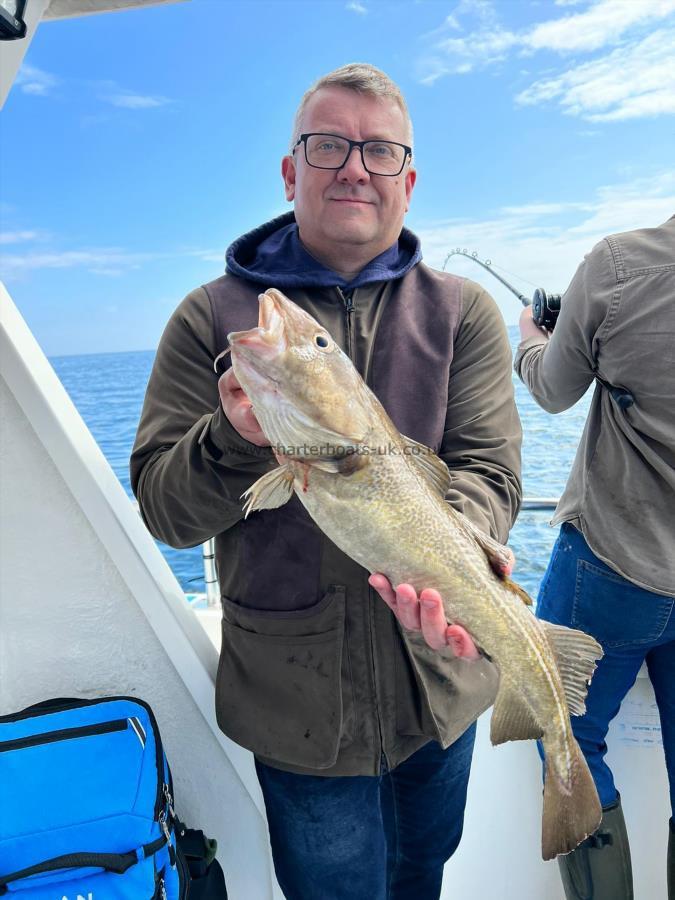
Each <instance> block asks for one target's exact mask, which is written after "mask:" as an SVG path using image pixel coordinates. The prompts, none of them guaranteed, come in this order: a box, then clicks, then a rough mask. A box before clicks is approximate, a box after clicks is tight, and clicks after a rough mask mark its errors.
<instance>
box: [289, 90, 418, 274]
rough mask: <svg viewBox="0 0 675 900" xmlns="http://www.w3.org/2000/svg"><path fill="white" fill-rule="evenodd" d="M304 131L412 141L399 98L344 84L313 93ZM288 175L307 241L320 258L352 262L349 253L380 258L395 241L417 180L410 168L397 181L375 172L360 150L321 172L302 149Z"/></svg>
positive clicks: (292, 158) (302, 234)
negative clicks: (339, 254)
mask: <svg viewBox="0 0 675 900" xmlns="http://www.w3.org/2000/svg"><path fill="white" fill-rule="evenodd" d="M300 131H301V133H309V132H325V133H328V134H337V135H341V136H342V137H346V138H350V139H351V140H354V141H365V140H371V139H376V140H389V141H396V142H398V143H401V144H407V143H409V141H408V135H407V134H406V127H405V117H404V115H403V112H402V111H401V109H400V108H399V106H398V105H397V104H396V103H395V102H394V101H393V100H390V99H389V98H386V97H375V96H370V95H368V94H359V93H357V92H356V91H352V90H350V89H349V88H343V87H325V88H321V89H320V90H318V91H317V92H316V93H315V94H313V96H312V97H311V98H310V99H309V101H308V103H307V106H306V108H305V112H304V115H303V117H302V122H301V127H300ZM281 171H282V175H283V178H284V183H285V186H286V199H287V200H293V201H294V207H295V217H296V220H297V222H298V227H299V229H300V237H301V239H302V241H303V243H304V244H305V245H306V246H307V248H308V249H309V250H310V251H313V252H314V253H315V255H317V256H318V257H319V258H322V257H326V256H327V257H331V256H334V255H335V252H336V250H342V252H344V253H345V262H346V263H348V262H349V254H350V250H352V252H353V253H354V256H355V258H358V259H359V260H360V259H363V258H364V257H365V258H367V259H373V258H374V257H375V256H377V255H378V254H380V253H382V252H383V251H384V250H386V249H387V248H388V247H390V246H391V245H392V244H393V243H395V241H396V240H397V238H398V236H399V234H400V232H401V228H402V226H403V217H404V215H405V213H406V211H407V209H408V205H409V202H410V196H411V194H412V190H413V187H414V185H415V177H416V173H415V170H414V169H412V168H410V165H409V164H408V163H406V165H405V166H404V167H403V171H402V172H401V173H400V175H396V176H394V177H392V176H386V175H371V174H369V173H368V172H367V171H366V170H365V169H364V167H363V162H362V160H361V154H360V153H359V151H358V149H357V148H353V149H352V152H351V153H350V155H349V158H348V160H347V162H346V163H345V165H344V166H343V167H342V168H341V169H339V170H335V169H316V168H313V167H311V166H309V165H308V164H307V162H306V160H305V154H304V147H303V146H302V144H300V145H299V146H298V147H297V148H296V150H295V153H294V154H293V155H292V156H285V157H284V159H283V161H282V165H281Z"/></svg>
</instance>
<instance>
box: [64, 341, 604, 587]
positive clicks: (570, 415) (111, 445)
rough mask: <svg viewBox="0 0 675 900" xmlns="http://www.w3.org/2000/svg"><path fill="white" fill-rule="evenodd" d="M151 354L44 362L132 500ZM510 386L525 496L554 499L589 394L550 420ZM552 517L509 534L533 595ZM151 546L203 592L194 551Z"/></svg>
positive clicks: (537, 517)
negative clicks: (133, 459) (519, 429)
mask: <svg viewBox="0 0 675 900" xmlns="http://www.w3.org/2000/svg"><path fill="white" fill-rule="evenodd" d="M509 338H510V340H511V344H512V347H513V349H514V351H515V348H516V346H517V343H518V329H517V328H515V327H511V328H509ZM154 355H155V354H154V351H152V350H148V351H135V352H128V353H100V354H87V355H82V356H58V357H53V358H51V359H50V362H51V364H52V366H53V367H54V370H55V371H56V374H57V375H58V377H59V378H60V380H61V382H62V383H63V385H64V387H65V388H66V390H67V391H68V393H69V395H70V397H71V399H72V400H73V403H74V404H75V406H76V407H77V409H78V411H79V413H80V415H81V416H82V418H83V419H84V421H85V423H86V424H87V426H88V428H89V430H90V431H91V433H92V434H93V436H94V438H95V439H96V441H97V442H98V444H99V446H100V448H101V450H102V451H103V453H104V455H105V457H106V459H107V460H108V462H109V463H110V466H111V467H112V469H113V471H114V472H115V475H116V476H117V478H118V479H119V480H120V482H121V484H122V486H123V487H124V489H125V491H126V492H127V494H128V496H129V498H130V499H133V495H132V492H131V486H130V483H129V456H130V454H131V448H132V446H133V442H134V436H135V434H136V427H137V425H138V420H139V417H140V413H141V407H142V405H143V396H144V394H145V388H146V385H147V382H148V378H149V377H150V371H151V369H152V363H153V359H154ZM513 383H514V387H515V394H516V403H517V405H518V410H519V412H520V417H521V420H522V424H523V494H524V497H526V498H530V499H539V498H546V499H548V498H558V497H559V496H560V494H561V493H562V490H563V488H564V486H565V482H566V480H567V475H568V473H569V470H570V467H571V464H572V460H573V459H574V454H575V451H576V448H577V445H578V443H579V439H580V437H581V433H582V430H583V426H584V422H585V419H586V414H587V412H588V406H589V403H590V398H591V394H592V390H589V391H588V392H587V394H586V395H585V396H584V397H583V398H582V399H581V400H580V401H579V402H578V403H577V404H576V405H575V406H574V407H573V408H572V409H569V410H567V411H566V412H564V413H559V414H558V415H555V416H552V415H549V414H548V413H546V412H544V411H543V410H542V409H540V408H539V407H538V406H537V405H536V403H535V402H534V401H533V400H532V398H531V397H530V395H529V394H528V392H527V391H526V390H525V388H524V387H523V385H522V384H521V383H520V381H519V380H518V378H517V377H516V376H515V375H514V376H513ZM552 515H553V510H552V509H543V510H542V509H532V510H527V509H525V510H522V511H521V513H520V515H519V516H518V520H517V521H516V524H515V525H514V527H513V529H512V531H511V535H510V537H509V545H510V547H511V548H512V549H513V551H514V553H515V556H516V569H515V571H514V579H515V580H516V581H518V583H519V584H521V585H522V586H523V587H524V588H525V589H526V590H527V591H528V592H529V593H530V594H531V596H533V597H536V594H537V591H538V589H539V584H540V582H541V579H542V577H543V575H544V572H545V570H546V566H547V564H548V558H549V556H550V552H551V548H552V546H553V543H554V541H555V538H556V536H557V531H558V529H557V527H556V528H552V527H551V526H550V525H549V522H550V519H551V517H552ZM157 546H158V547H159V549H160V550H161V552H162V553H163V554H164V557H165V558H166V560H167V562H168V563H169V566H170V567H171V569H172V570H173V572H174V574H175V576H176V578H177V580H178V582H179V583H180V585H181V587H182V588H183V591H184V592H185V593H201V592H203V591H204V589H205V588H204V567H203V561H202V550H201V548H200V547H194V548H191V549H188V550H175V549H173V548H171V547H167V546H166V545H165V544H162V543H161V542H159V541H158V542H157Z"/></svg>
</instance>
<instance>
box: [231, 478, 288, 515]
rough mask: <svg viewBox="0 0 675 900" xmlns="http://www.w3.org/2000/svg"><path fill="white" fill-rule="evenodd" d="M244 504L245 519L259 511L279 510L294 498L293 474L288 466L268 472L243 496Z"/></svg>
mask: <svg viewBox="0 0 675 900" xmlns="http://www.w3.org/2000/svg"><path fill="white" fill-rule="evenodd" d="M241 496H242V499H243V500H245V501H246V502H245V503H244V518H245V519H246V518H248V514H249V513H251V512H255V511H256V510H258V509H277V508H278V507H279V506H283V505H284V503H288V501H289V500H290V499H291V497H292V496H293V473H292V471H291V467H290V466H289V465H288V464H286V465H283V466H279V467H278V468H276V469H272V471H271V472H267V473H266V474H265V475H263V476H262V477H261V478H259V479H258V480H257V481H256V482H254V483H253V484H252V485H251V487H250V488H249V489H248V490H247V491H244V493H243V494H242V495H241Z"/></svg>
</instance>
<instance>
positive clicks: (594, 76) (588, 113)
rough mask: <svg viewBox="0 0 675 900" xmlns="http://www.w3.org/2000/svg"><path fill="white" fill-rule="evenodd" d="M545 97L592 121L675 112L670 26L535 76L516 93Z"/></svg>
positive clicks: (674, 37)
mask: <svg viewBox="0 0 675 900" xmlns="http://www.w3.org/2000/svg"><path fill="white" fill-rule="evenodd" d="M550 100H557V101H558V102H559V103H560V105H561V107H562V109H563V111H564V112H566V113H568V114H570V115H579V116H584V118H586V119H589V120H590V121H595V122H601V121H605V122H607V121H617V120H620V119H635V118H642V117H645V116H657V115H663V114H667V113H675V28H674V29H661V30H659V31H656V32H654V33H653V34H651V35H649V37H646V38H645V39H644V40H642V41H639V42H637V43H635V44H633V45H632V46H631V47H629V48H618V49H616V50H614V51H612V53H609V54H608V55H607V56H603V57H601V58H600V59H596V60H593V61H592V62H588V63H584V64H582V65H579V66H576V67H575V68H572V69H568V70H567V71H566V72H563V73H562V74H560V75H557V76H555V77H553V78H548V79H542V80H540V81H535V82H534V84H532V85H531V86H530V87H529V88H527V89H526V90H524V91H522V92H521V93H520V94H518V96H517V97H516V101H517V102H518V103H520V104H528V105H532V104H536V103H542V102H546V101H550Z"/></svg>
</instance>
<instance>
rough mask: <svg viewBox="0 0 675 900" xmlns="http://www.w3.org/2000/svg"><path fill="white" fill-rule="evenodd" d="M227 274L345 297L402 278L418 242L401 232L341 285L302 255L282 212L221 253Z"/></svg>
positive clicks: (417, 256) (291, 218) (416, 256)
mask: <svg viewBox="0 0 675 900" xmlns="http://www.w3.org/2000/svg"><path fill="white" fill-rule="evenodd" d="M226 259H227V272H228V273H229V274H230V275H236V276H238V277H239V278H245V279H248V280H249V281H256V282H259V283H260V284H264V285H265V286H266V287H267V286H269V285H270V284H272V283H273V284H274V286H275V287H277V288H282V289H283V288H300V287H304V288H307V287H339V288H340V289H341V290H343V291H346V292H349V291H352V290H354V289H355V288H358V287H363V285H365V284H372V283H373V282H376V281H392V280H394V279H397V278H402V277H403V276H404V275H405V274H406V272H409V271H410V269H412V268H413V266H415V265H417V263H418V262H419V261H420V260H421V259H422V249H421V247H420V241H419V238H418V237H416V235H414V234H413V233H412V231H409V230H408V229H407V228H403V229H402V231H401V234H400V236H399V239H398V241H397V242H396V243H395V244H393V245H392V246H391V247H389V248H388V249H387V250H385V251H384V252H383V253H380V255H379V256H376V257H375V258H374V259H371V261H370V262H369V263H368V264H367V265H366V266H365V268H363V269H361V271H360V272H359V274H358V275H357V276H356V277H355V278H354V279H352V281H346V280H345V279H344V278H342V276H341V275H338V273H337V272H333V271H332V269H328V268H326V266H324V265H323V264H322V263H320V262H319V261H318V260H317V259H314V257H313V256H312V255H311V254H310V253H308V252H307V250H306V249H305V248H304V246H303V245H302V241H301V240H300V234H299V230H298V226H297V223H296V221H295V214H294V213H292V212H288V213H284V215H282V216H278V217H277V218H276V219H272V221H271V222H266V223H265V224H264V225H261V226H259V227H258V228H254V229H253V231H249V232H248V233H247V234H245V235H243V236H242V237H240V238H238V239H237V240H236V241H234V243H233V244H231V245H230V246H229V247H228V249H227V255H226Z"/></svg>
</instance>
